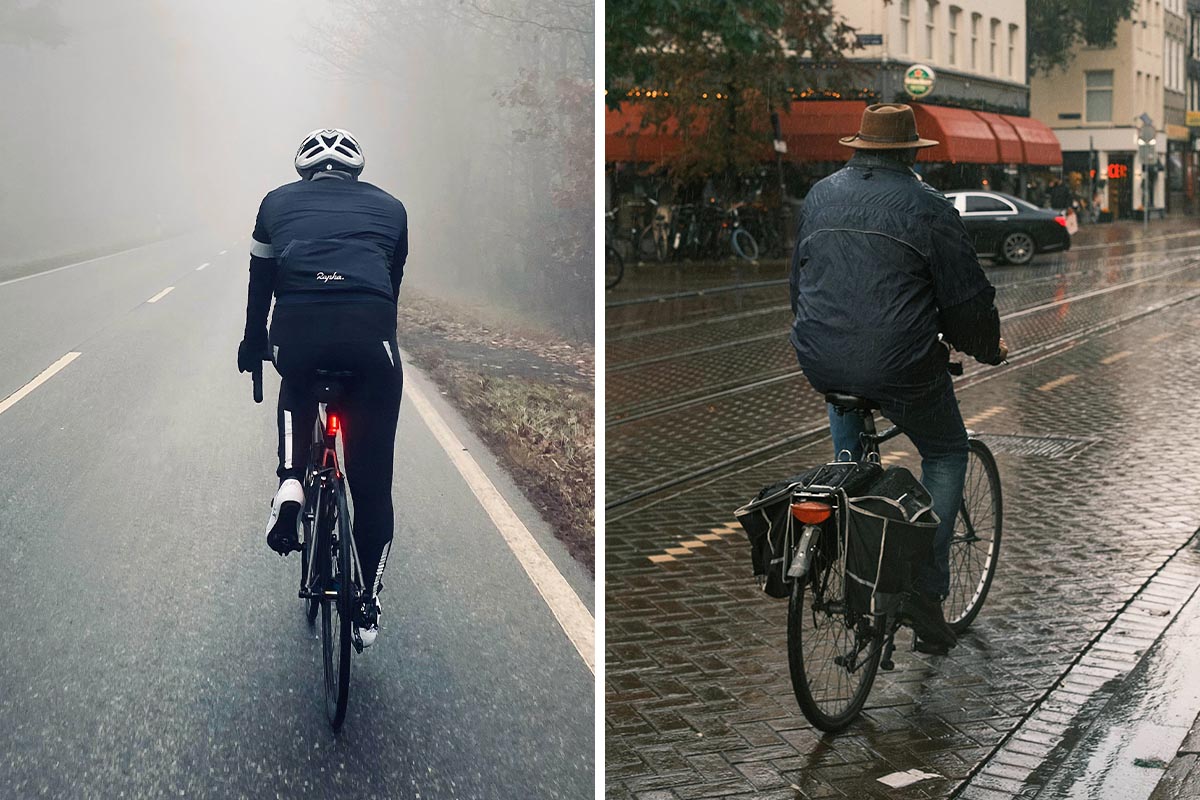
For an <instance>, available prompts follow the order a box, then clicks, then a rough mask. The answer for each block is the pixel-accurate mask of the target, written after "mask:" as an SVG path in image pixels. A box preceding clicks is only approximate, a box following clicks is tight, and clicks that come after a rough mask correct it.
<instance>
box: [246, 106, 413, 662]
mask: <svg viewBox="0 0 1200 800" xmlns="http://www.w3.org/2000/svg"><path fill="white" fill-rule="evenodd" d="M364 163H365V162H364V159H363V155H362V148H360V147H359V145H358V142H357V141H356V140H355V138H354V137H353V136H352V135H350V134H349V133H348V132H347V131H344V130H340V129H324V130H317V131H313V132H312V133H310V134H309V135H308V136H306V137H305V138H304V141H303V142H302V143H301V145H300V149H299V150H298V151H297V153H296V159H295V165H296V171H297V172H298V173H299V174H300V178H301V180H299V181H296V182H294V183H289V184H285V185H283V186H280V187H279V188H278V189H275V190H274V191H272V192H270V193H269V194H268V195H267V196H266V197H265V198H263V201H262V204H261V205H260V206H259V210H258V219H257V220H256V222H255V225H254V240H253V242H252V245H251V248H250V286H249V293H248V295H249V296H248V300H247V303H246V329H245V334H244V336H243V339H242V343H241V345H240V346H239V347H238V369H240V370H241V371H243V372H249V371H251V370H253V369H254V368H255V367H256V366H257V365H258V364H261V363H262V358H263V355H264V353H266V352H267V350H268V345H269V348H270V349H269V352H270V357H271V360H272V361H273V362H274V364H275V368H276V370H277V371H278V372H279V374H280V375H281V376H282V379H283V380H282V383H281V385H280V389H279V409H278V425H279V454H278V455H279V466H278V469H277V474H278V476H279V490H278V491H277V492H276V494H275V497H274V499H273V500H272V502H271V516H270V518H269V520H268V522H267V544H268V545H269V546H270V547H271V549H273V550H275V551H276V552H278V553H280V554H281V555H287V554H288V553H290V552H292V551H293V550H298V549H299V544H298V541H299V537H298V536H297V533H296V529H297V524H298V512H299V511H300V508H301V506H302V505H303V503H304V492H303V489H302V488H301V485H300V481H301V480H302V479H303V477H304V467H305V462H306V461H307V454H308V444H309V438H310V435H311V431H312V428H313V424H314V423H315V420H316V413H317V404H316V400H315V398H314V396H313V394H312V381H313V379H314V373H315V371H316V370H317V369H325V370H336V371H348V372H352V373H354V376H355V377H354V378H353V379H352V380H351V381H350V382H349V384H348V386H347V397H346V400H345V402H344V404H343V406H344V409H345V413H346V420H345V424H344V426H343V438H344V447H345V455H346V477H347V480H348V482H349V485H350V490H351V493H352V495H353V499H354V509H355V518H354V539H355V544H356V546H357V550H358V554H359V559H360V561H361V566H362V574H363V582H364V586H365V588H366V589H367V592H368V593H369V596H368V598H367V600H366V601H365V602H364V604H363V606H362V608H360V609H359V614H358V619H357V620H356V623H357V628H358V635H359V637H360V638H361V640H362V644H363V646H364V647H369V646H370V645H371V644H373V643H374V641H375V637H376V635H377V634H378V631H379V613H380V609H379V600H378V596H377V595H378V592H379V590H380V588H382V586H381V583H380V578H381V576H382V575H383V570H384V567H385V566H386V563H387V554H388V551H389V549H390V547H391V541H392V533H393V528H394V516H393V509H392V462H393V454H394V451H395V444H396V422H397V417H398V414H399V410H400V396H401V392H402V390H403V385H404V378H403V372H402V369H401V365H400V359H399V351H398V350H397V347H396V301H397V299H398V297H399V293H400V281H401V279H402V278H403V277H404V263H405V261H406V260H407V258H408V217H407V214H406V212H405V210H404V205H403V204H402V203H401V202H400V201H399V200H397V199H396V198H394V197H392V196H391V195H390V194H388V193H387V192H385V191H383V190H382V189H380V188H378V187H375V186H372V185H371V184H369V183H366V182H365V181H360V180H359V179H358V176H359V174H360V173H361V172H362V169H363V165H364ZM272 295H273V296H274V298H275V309H274V312H273V313H272V315H271V328H270V334H269V336H268V332H267V314H268V312H269V311H270V308H271V298H272Z"/></svg>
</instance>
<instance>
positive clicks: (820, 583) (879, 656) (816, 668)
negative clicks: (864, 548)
mask: <svg viewBox="0 0 1200 800" xmlns="http://www.w3.org/2000/svg"><path fill="white" fill-rule="evenodd" d="M825 399H826V401H827V402H828V403H830V404H831V405H833V406H834V408H835V409H836V411H837V413H842V414H858V415H861V416H862V418H863V423H864V432H863V434H862V444H863V458H864V460H868V461H874V462H878V461H879V445H880V444H881V443H883V442H886V441H888V440H889V439H892V438H894V437H896V436H898V435H899V434H900V431H899V429H898V428H897V427H896V426H892V427H890V428H888V429H886V430H884V431H883V432H882V433H877V432H876V428H875V418H874V411H875V410H877V409H878V408H879V406H878V404H877V403H874V402H873V401H870V400H867V399H865V398H861V397H855V396H852V395H846V394H839V393H830V394H827V395H826V398H825ZM968 433H969V436H968V448H969V449H968V461H967V477H966V482H965V483H964V487H963V501H962V506H961V507H960V508H959V512H958V515H957V517H956V519H955V524H954V534H953V538H952V539H951V542H950V593H949V596H948V597H947V598H946V601H945V603H944V610H945V615H946V622H947V624H948V625H949V626H950V628H951V629H952V630H953V631H954V632H955V633H956V634H959V633H962V632H964V631H965V630H966V629H967V627H968V626H969V625H970V624H971V623H972V622H973V621H974V620H975V618H976V616H977V615H978V614H979V611H980V609H981V608H982V607H983V604H984V601H985V600H986V599H987V595H988V590H989V589H990V588H991V585H992V579H993V577H994V576H995V574H996V563H997V558H998V556H999V553H1000V536H1001V530H1002V523H1003V505H1002V500H1001V494H1000V473H999V470H998V468H997V466H996V460H995V458H994V457H993V456H992V453H991V451H990V450H989V449H988V447H987V445H986V444H984V443H983V442H982V441H980V440H979V439H978V438H976V437H975V436H974V434H971V433H970V432H968ZM838 505H839V495H838V493H837V492H834V491H829V490H828V488H825V489H822V487H818V486H809V487H807V488H806V489H803V490H799V491H798V492H797V493H796V495H795V496H794V497H793V499H792V514H793V516H794V517H795V518H796V519H797V520H799V521H801V522H803V523H804V531H803V534H801V535H800V537H799V543H798V544H797V545H796V550H795V552H794V554H793V556H792V560H791V565H792V566H791V568H790V569H789V573H788V574H789V577H792V578H793V580H792V587H791V596H790V599H789V602H788V628H787V643H788V666H789V671H790V673H791V680H792V689H793V692H794V693H795V696H796V700H797V702H798V703H799V705H800V709H801V711H803V712H804V716H805V717H807V718H808V720H809V721H810V722H811V723H812V724H813V725H814V726H816V727H817V728H819V729H821V730H823V731H831V732H832V731H840V730H842V729H844V728H846V727H847V726H849V725H850V724H851V723H852V722H853V721H854V720H855V719H856V718H857V717H858V714H859V713H860V712H861V711H862V708H863V705H864V704H865V703H866V700H867V696H868V695H869V694H870V692H871V686H872V685H873V683H874V681H875V676H876V673H877V670H880V669H882V670H884V671H890V670H891V669H893V668H894V667H895V663H894V662H893V660H892V656H893V652H894V651H895V648H896V642H895V638H896V634H897V633H898V632H899V630H900V628H901V627H902V626H903V625H904V624H905V623H904V622H902V619H903V614H904V609H903V603H904V596H905V595H904V594H903V593H900V594H893V595H887V596H885V595H877V596H876V600H877V602H876V603H875V604H874V605H873V607H872V610H871V611H870V612H864V611H861V610H856V609H854V608H852V607H851V606H850V604H849V603H847V599H846V598H847V592H846V588H847V587H846V557H847V552H846V551H847V539H846V537H845V536H844V535H843V531H844V526H841V525H839V522H838V520H839V512H840V511H842V509H840V508H839V507H838ZM881 569H884V570H886V569H887V565H886V564H884V565H883V566H882V567H881ZM905 582H906V583H907V576H906V580H905ZM916 646H917V642H916V639H915V637H914V647H916Z"/></svg>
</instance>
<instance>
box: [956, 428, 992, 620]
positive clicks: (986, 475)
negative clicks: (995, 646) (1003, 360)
mask: <svg viewBox="0 0 1200 800" xmlns="http://www.w3.org/2000/svg"><path fill="white" fill-rule="evenodd" d="M968 447H969V450H968V452H967V478H966V481H965V482H964V484H963V504H962V508H961V509H960V510H959V512H958V517H957V518H956V519H955V520H954V536H953V538H952V539H951V540H950V594H949V596H947V597H946V602H945V603H944V604H943V608H944V610H945V613H946V622H947V624H948V625H949V626H950V628H951V629H952V630H953V631H954V632H955V633H962V632H963V631H965V630H966V629H967V627H968V626H969V625H970V624H971V622H972V621H974V619H975V617H976V616H978V615H979V610H980V609H981V608H983V603H984V601H985V600H987V594H988V590H989V589H990V588H991V586H992V578H994V577H995V575H996V562H997V560H998V559H999V556H1000V533H1001V528H1002V526H1003V522H1004V505H1003V502H1002V499H1001V496H1000V470H999V469H998V468H997V466H996V459H995V458H994V457H993V456H992V452H991V451H990V450H988V448H987V445H985V444H984V443H983V442H981V441H979V440H978V439H971V440H970V441H969V442H968Z"/></svg>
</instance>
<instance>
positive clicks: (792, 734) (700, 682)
mask: <svg viewBox="0 0 1200 800" xmlns="http://www.w3.org/2000/svg"><path fill="white" fill-rule="evenodd" d="M1197 319H1200V301H1195V300H1193V301H1189V302H1187V303H1184V304H1182V305H1177V306H1175V307H1173V308H1170V309H1167V310H1165V311H1161V312H1159V313H1156V314H1154V315H1152V316H1149V317H1146V318H1143V319H1141V320H1140V321H1137V322H1135V323H1131V324H1129V325H1126V326H1123V327H1120V328H1117V329H1115V330H1111V331H1109V332H1107V333H1106V334H1105V335H1101V336H1096V337H1093V338H1091V339H1086V340H1082V341H1080V342H1078V343H1076V344H1074V345H1073V346H1071V347H1070V348H1069V349H1068V350H1066V351H1065V352H1062V353H1059V354H1056V355H1052V356H1050V357H1048V358H1045V359H1043V360H1041V361H1038V362H1036V363H1032V364H1029V365H1028V366H1026V367H1024V368H1021V369H1014V370H1011V371H1009V372H1007V373H1003V374H1001V375H1000V376H999V377H997V378H995V379H991V380H988V381H986V382H984V383H980V384H977V385H975V386H973V387H969V388H967V389H965V390H964V391H963V392H962V393H961V402H962V406H963V411H964V416H966V417H976V416H981V415H985V414H987V413H988V412H991V411H994V410H995V409H996V408H1003V409H1004V411H1003V412H998V413H992V414H991V416H990V417H988V418H986V419H985V420H984V422H983V423H981V424H980V428H981V429H982V430H983V431H985V432H987V433H995V434H1032V435H1064V436H1070V437H1077V438H1099V441H1098V442H1096V443H1095V444H1094V445H1092V446H1090V447H1087V448H1086V449H1083V450H1082V451H1079V452H1076V453H1074V454H1073V456H1069V457H1065V458H1047V457H1045V456H1037V455H1016V454H1005V453H1001V454H1000V455H999V456H998V461H999V463H1000V466H1001V472H1002V475H1003V481H1004V490H1005V500H1006V529H1005V538H1004V544H1003V550H1002V553H1001V559H1000V565H999V570H998V573H997V579H996V583H995V585H994V587H993V590H992V593H991V595H990V596H989V600H988V605H987V607H986V608H985V609H984V611H983V613H982V614H981V616H980V618H979V619H978V620H977V622H976V624H975V627H974V628H973V630H972V632H971V633H969V634H968V635H967V636H965V637H964V639H963V641H962V644H961V645H960V647H959V648H957V649H956V650H955V651H954V652H953V654H952V655H951V656H950V657H947V658H938V657H931V656H925V655H922V654H918V653H915V652H911V651H907V650H905V651H904V652H900V651H898V652H897V669H896V671H895V672H893V673H890V674H886V675H881V677H880V678H879V680H878V681H877V683H876V686H875V689H874V691H873V692H872V695H871V697H870V699H869V701H868V706H867V709H866V711H865V713H864V715H863V719H862V720H861V721H860V722H859V723H858V724H856V725H855V726H853V727H852V728H851V729H850V730H849V731H847V732H845V733H843V734H839V735H824V736H822V735H819V734H818V732H816V731H815V730H813V729H812V728H811V727H810V726H809V725H808V724H807V722H806V721H805V720H804V718H803V716H802V715H801V714H800V713H799V710H798V708H797V706H796V703H795V700H794V698H793V696H792V693H791V687H790V682H789V678H788V673H787V663H786V661H787V660H786V653H785V636H784V633H785V632H784V628H785V617H786V603H784V602H781V601H772V600H770V599H768V598H766V597H765V596H762V595H761V594H760V593H759V592H758V590H757V589H756V588H755V586H754V584H753V581H752V580H751V579H750V577H749V575H748V573H749V564H748V559H747V552H746V546H745V542H744V538H741V537H737V536H733V535H729V534H724V533H711V531H712V530H713V529H716V530H718V531H720V530H726V529H727V528H726V525H727V524H728V523H729V522H731V521H732V511H733V509H734V508H735V507H737V506H738V505H740V504H741V503H742V502H744V501H745V500H746V499H748V498H749V497H750V496H751V495H752V494H753V493H754V491H756V490H757V489H758V488H759V487H760V486H762V485H764V484H766V483H768V482H771V481H773V480H775V479H778V478H779V477H780V476H782V475H785V474H790V473H792V472H795V471H797V470H798V469H799V468H801V467H803V466H807V465H809V464H811V463H815V462H817V461H819V460H823V459H824V458H825V457H826V451H827V450H828V442H827V440H825V441H818V442H813V443H810V444H807V445H806V446H804V447H801V448H797V449H795V450H791V451H788V452H786V453H781V454H778V455H775V456H773V457H772V458H770V459H769V460H766V461H763V462H761V463H759V462H754V463H750V464H748V465H746V466H743V467H741V468H739V469H737V470H735V471H731V472H728V473H726V474H722V475H720V476H716V477H709V478H705V479H701V480H696V481H693V482H691V483H690V484H686V485H684V486H682V487H680V488H679V489H678V490H675V491H674V492H673V493H671V492H668V493H664V494H660V495H656V496H654V497H651V498H646V499H645V500H642V501H638V502H636V503H632V504H630V505H629V506H623V507H621V508H619V509H617V510H616V511H615V512H614V513H613V514H611V515H610V516H609V518H608V522H607V526H606V562H607V564H606V692H607V703H606V712H605V725H606V775H607V785H608V796H609V797H610V798H617V799H618V800H623V799H625V798H638V800H651V799H653V800H667V799H668V798H706V797H727V798H751V797H753V798H768V799H769V798H785V797H786V798H796V797H904V798H908V797H914V798H915V797H949V796H950V795H951V794H952V793H953V792H954V791H955V790H956V788H957V787H959V786H960V785H962V784H963V782H964V781H965V780H966V779H967V778H968V777H969V776H970V775H971V774H972V773H973V772H974V771H976V770H978V769H979V768H980V765H982V764H983V763H985V762H986V760H987V759H988V757H989V756H990V755H991V754H992V753H993V752H994V751H995V750H996V749H997V748H998V747H999V746H1001V745H1002V744H1003V743H1004V741H1005V740H1006V737H1008V736H1009V735H1010V734H1011V733H1012V732H1013V731H1014V730H1016V729H1017V728H1018V727H1019V726H1020V725H1021V723H1022V721H1023V720H1024V719H1025V718H1026V716H1027V715H1029V714H1030V712H1031V711H1032V710H1033V709H1034V708H1035V707H1036V706H1037V704H1038V703H1039V701H1041V700H1043V699H1044V698H1045V697H1046V696H1047V695H1048V693H1049V692H1050V691H1051V689H1052V688H1053V687H1054V686H1055V684H1056V682H1057V681H1059V680H1060V679H1061V678H1062V676H1063V675H1064V674H1066V673H1067V671H1068V670H1069V669H1070V667H1071V666H1072V664H1073V663H1074V662H1075V661H1076V660H1077V659H1078V657H1079V654H1080V653H1081V652H1082V651H1083V650H1084V648H1086V647H1087V646H1088V645H1089V643H1091V642H1092V641H1093V640H1094V639H1095V638H1096V637H1097V636H1098V635H1099V634H1100V633H1101V632H1102V631H1103V630H1104V629H1105V628H1106V627H1107V626H1108V625H1109V623H1110V622H1111V620H1112V619H1113V618H1114V616H1115V615H1116V614H1117V613H1118V611H1119V610H1120V609H1121V608H1123V607H1124V606H1125V604H1126V603H1128V601H1129V600H1130V599H1131V598H1132V597H1133V596H1134V594H1135V593H1136V592H1137V591H1138V590H1139V589H1141V588H1142V586H1143V585H1144V584H1145V583H1146V581H1147V580H1148V579H1149V578H1150V577H1151V576H1153V575H1154V574H1155V572H1156V571H1157V570H1158V569H1159V568H1160V567H1162V565H1163V564H1164V563H1165V562H1166V561H1167V559H1168V558H1170V556H1171V555H1172V554H1173V553H1174V552H1175V551H1176V550H1177V549H1178V548H1179V547H1180V546H1181V545H1182V544H1183V543H1184V542H1185V541H1187V540H1188V538H1189V537H1190V536H1191V535H1192V534H1193V532H1194V531H1195V529H1196V527H1197V522H1198V521H1200V502H1198V501H1197V499H1196V498H1197V497H1198V496H1200V494H1198V493H1197V489H1200V474H1197V473H1196V472H1195V471H1194V470H1193V469H1192V467H1191V463H1192V461H1194V459H1195V454H1196V450H1197V446H1196V445H1195V444H1193V443H1191V442H1189V441H1181V440H1180V437H1179V431H1180V429H1181V427H1182V426H1183V425H1186V422H1187V421H1188V420H1190V419H1191V418H1192V417H1193V416H1195V414H1196V413H1197V411H1200V374H1198V373H1197V371H1196V370H1194V369H1188V368H1180V366H1181V365H1183V366H1185V367H1186V366H1190V365H1191V364H1193V363H1194V361H1195V355H1194V354H1195V352H1196V351H1197V348H1198V347H1200V327H1197V326H1196V325H1195V324H1193V322H1194V321H1195V320H1197ZM1125 353H1128V355H1122V354H1125ZM1114 357H1115V358H1114ZM1106 361H1107V363H1105V362H1106ZM1067 375H1075V376H1077V377H1075V378H1074V379H1071V380H1067V381H1062V380H1061V379H1062V378H1063V377H1064V376H1067ZM1047 386H1050V388H1048V389H1045V388H1044V387H1047ZM697 431H703V428H698V429H697ZM898 448H899V449H902V450H903V449H906V448H907V449H909V450H910V449H911V448H910V447H907V443H902V444H899V445H898ZM894 450H895V448H894V449H893V451H894ZM609 458H610V462H609V463H610V464H611V463H612V462H611V458H612V456H611V455H610V457H609ZM1114 508H1119V509H1121V512H1120V513H1119V514H1117V513H1114ZM1126 520H1127V521H1126ZM706 534H709V535H708V537H707V538H706V539H701V538H700V537H701V536H704V535H706ZM714 536H715V537H716V538H713V537H714ZM681 541H688V542H699V543H700V544H698V545H696V546H692V547H679V546H678V543H679V542H681ZM667 549H673V550H677V551H680V553H679V555H678V556H673V557H672V558H671V559H670V560H658V561H651V560H650V559H651V556H661V555H663V554H664V553H665V551H666V550H667ZM914 767H915V768H920V769H923V770H925V771H928V772H936V773H939V774H941V775H943V776H944V777H943V778H941V779H937V780H928V781H923V782H920V783H918V784H915V785H913V786H912V787H909V788H907V789H903V790H891V789H887V788H886V787H884V786H883V785H882V784H880V783H878V782H877V781H876V780H875V779H876V778H878V777H879V776H881V775H884V774H887V773H890V772H893V771H897V770H905V769H910V768H914Z"/></svg>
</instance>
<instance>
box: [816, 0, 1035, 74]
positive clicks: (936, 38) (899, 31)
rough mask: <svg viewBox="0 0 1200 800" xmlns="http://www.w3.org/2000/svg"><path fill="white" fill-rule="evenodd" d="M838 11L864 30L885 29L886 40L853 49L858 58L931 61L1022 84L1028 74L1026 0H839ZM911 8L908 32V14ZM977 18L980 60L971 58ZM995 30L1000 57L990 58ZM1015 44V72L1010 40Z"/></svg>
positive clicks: (882, 31)
mask: <svg viewBox="0 0 1200 800" xmlns="http://www.w3.org/2000/svg"><path fill="white" fill-rule="evenodd" d="M833 8H834V11H835V12H836V13H838V14H840V15H842V16H843V17H845V18H846V21H847V22H848V23H849V24H850V25H852V26H854V27H855V28H857V29H858V32H859V33H864V34H882V35H883V44H882V45H872V46H869V47H866V48H863V49H860V50H856V51H854V53H853V54H852V55H853V57H854V58H862V59H868V60H883V61H885V62H888V61H898V62H903V63H920V64H928V65H929V66H931V67H933V68H934V70H935V71H937V70H942V69H945V70H951V71H954V72H959V73H963V74H967V75H977V76H979V77H984V78H989V79H992V80H998V81H1006V82H1011V83H1017V84H1024V83H1025V82H1026V75H1025V2H1024V0H990V1H989V0H935V1H934V2H930V0H891V2H890V3H885V2H884V0H834V3H833ZM931 9H932V21H933V27H932V32H933V48H932V50H933V52H932V54H929V53H928V50H927V46H926V45H927V39H926V36H927V34H926V31H927V19H928V17H927V14H928V13H929V11H930V10H931ZM952 9H957V10H958V11H959V14H958V20H959V24H958V35H957V42H956V47H955V58H954V59H953V63H951V62H952V59H951V58H950V20H951V10H952ZM906 10H907V12H908V14H907V18H908V26H907V27H908V35H907V37H905V35H904V24H903V17H904V12H905V11H906ZM972 19H978V20H979V22H978V38H977V41H976V50H975V64H974V66H972V63H971V34H972ZM993 22H994V23H995V29H996V43H995V46H996V59H995V67H994V69H993V66H992V59H991V47H992V40H991V33H992V26H993ZM1010 41H1011V44H1012V54H1011V67H1012V69H1011V71H1010V69H1009V65H1010V58H1009V44H1010Z"/></svg>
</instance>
